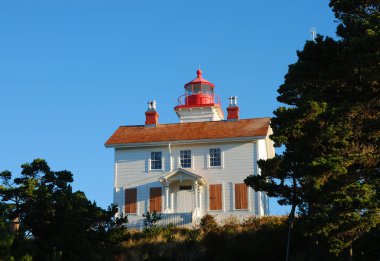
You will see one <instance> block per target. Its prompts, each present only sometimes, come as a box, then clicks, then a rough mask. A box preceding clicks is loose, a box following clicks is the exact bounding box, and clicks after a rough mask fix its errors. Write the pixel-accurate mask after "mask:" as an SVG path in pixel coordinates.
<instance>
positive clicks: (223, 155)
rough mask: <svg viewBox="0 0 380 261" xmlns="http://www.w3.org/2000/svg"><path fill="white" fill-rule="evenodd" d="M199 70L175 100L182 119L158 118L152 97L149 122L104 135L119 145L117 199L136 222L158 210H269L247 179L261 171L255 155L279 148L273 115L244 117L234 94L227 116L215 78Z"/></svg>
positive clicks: (219, 213)
mask: <svg viewBox="0 0 380 261" xmlns="http://www.w3.org/2000/svg"><path fill="white" fill-rule="evenodd" d="M197 74H198V76H197V78H196V79H194V80H193V81H191V82H189V83H187V84H185V95H183V96H181V97H180V98H179V103H178V105H177V106H176V107H175V108H174V110H175V112H176V113H177V115H178V117H179V123H171V124H159V123H158V116H159V115H158V113H157V111H156V103H155V102H154V101H152V102H149V103H148V110H147V111H146V112H145V115H146V119H145V125H137V126H136V125H134V126H120V127H119V128H118V129H117V130H116V131H115V133H114V134H113V135H112V136H111V137H110V138H109V139H108V141H107V142H106V143H105V146H106V147H107V148H114V149H115V158H114V169H115V173H114V175H115V183H114V203H115V204H117V205H118V206H119V211H120V213H123V214H126V215H128V218H129V221H130V223H131V224H133V223H134V224H137V223H138V222H140V223H141V220H142V219H143V217H142V215H143V214H144V213H146V212H147V211H154V210H156V211H157V212H161V213H165V214H164V215H163V216H166V217H168V216H175V215H182V214H183V217H185V214H187V215H188V216H190V219H189V220H190V221H189V222H194V221H195V220H199V218H200V217H202V216H203V215H205V214H207V213H210V214H212V215H214V216H216V218H217V219H219V220H221V219H223V218H225V217H229V216H231V215H235V216H237V218H245V217H248V216H252V215H256V216H263V215H267V214H269V206H268V198H267V196H266V195H265V194H264V193H261V192H255V191H254V190H253V189H252V188H249V187H247V186H246V185H245V184H244V181H243V180H244V179H245V178H246V177H247V176H249V175H260V169H259V168H258V166H257V160H259V159H267V158H270V157H273V156H274V148H273V142H272V141H271V140H270V139H269V135H270V134H271V128H270V126H269V122H270V118H250V119H239V107H238V106H237V98H236V97H230V104H229V106H228V107H227V119H224V113H223V111H222V107H221V103H220V99H219V97H218V96H217V95H215V94H214V88H215V86H214V85H213V84H212V83H211V82H209V81H207V80H205V79H204V78H202V72H201V71H200V70H198V71H197Z"/></svg>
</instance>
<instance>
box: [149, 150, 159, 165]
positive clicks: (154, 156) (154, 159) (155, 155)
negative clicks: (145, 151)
mask: <svg viewBox="0 0 380 261" xmlns="http://www.w3.org/2000/svg"><path fill="white" fill-rule="evenodd" d="M150 169H162V152H161V151H152V152H151V153H150Z"/></svg>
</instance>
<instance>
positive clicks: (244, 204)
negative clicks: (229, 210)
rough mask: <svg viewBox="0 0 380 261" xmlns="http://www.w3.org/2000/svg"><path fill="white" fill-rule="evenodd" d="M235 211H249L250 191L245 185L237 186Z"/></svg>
mask: <svg viewBox="0 0 380 261" xmlns="http://www.w3.org/2000/svg"><path fill="white" fill-rule="evenodd" d="M235 209H248V191H247V186H246V185H245V184H244V183H240V184H235Z"/></svg>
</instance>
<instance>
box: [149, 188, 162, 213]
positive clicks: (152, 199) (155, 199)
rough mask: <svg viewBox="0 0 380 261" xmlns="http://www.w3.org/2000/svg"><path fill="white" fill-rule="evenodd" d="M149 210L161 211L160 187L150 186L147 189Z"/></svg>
mask: <svg viewBox="0 0 380 261" xmlns="http://www.w3.org/2000/svg"><path fill="white" fill-rule="evenodd" d="M149 192H150V193H149V211H150V212H153V211H156V212H161V211H162V207H161V206H162V188H150V191H149Z"/></svg>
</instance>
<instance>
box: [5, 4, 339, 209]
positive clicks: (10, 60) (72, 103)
mask: <svg viewBox="0 0 380 261" xmlns="http://www.w3.org/2000/svg"><path fill="white" fill-rule="evenodd" d="M312 26H314V27H316V29H317V32H318V33H319V34H322V35H329V36H335V28H336V24H335V23H334V17H333V13H332V12H331V10H330V9H329V7H328V1H324V0H321V1H312V0H291V1H284V0H273V1H252V0H247V1H220V0H218V1H216V0H215V1H211V0H209V1H206V0H203V1H200V0H193V1H174V0H172V1H166V0H162V1H153V0H151V1H125V0H124V1H121V0H114V1H100V0H91V1H86V0H81V1H77V0H75V1H72V0H66V1H39V0H36V1H1V2H0V98H1V102H0V124H1V125H0V170H5V169H8V170H11V171H13V172H14V173H19V172H20V165H21V164H22V163H24V162H31V161H32V160H33V159H35V158H44V159H46V160H47V162H48V163H49V165H50V166H51V168H52V169H54V170H62V169H67V170H70V171H72V172H73V173H74V179H75V181H74V185H73V186H74V189H76V190H82V191H84V192H85V193H86V195H87V197H88V198H89V199H91V200H95V201H96V202H97V203H98V204H99V205H100V206H102V207H106V206H108V205H109V204H110V203H111V202H112V188H113V151H112V150H111V149H105V148H104V142H105V141H106V140H107V139H108V137H109V136H110V135H111V134H112V133H113V132H114V131H115V130H116V128H117V127H118V126H119V125H133V124H143V123H144V120H145V115H144V112H145V110H146V102H147V101H148V100H156V101H157V109H158V111H159V114H160V119H159V121H160V122H161V123H172V122H178V119H177V116H176V115H175V113H174V111H173V107H174V106H175V105H176V104H177V98H178V97H179V96H180V95H182V94H183V85H184V84H185V83H186V82H188V81H190V80H192V79H193V78H195V76H196V74H195V72H196V70H197V69H198V66H200V67H201V69H202V71H203V76H204V78H206V79H208V80H209V81H211V82H213V83H214V84H215V85H216V89H215V91H216V93H218V94H219V95H220V97H221V99H222V102H223V104H224V108H225V106H226V105H227V102H228V97H229V96H231V95H236V96H238V99H239V100H238V103H239V106H240V116H241V118H253V117H263V116H272V112H273V111H274V110H275V109H276V108H277V107H278V106H279V105H280V104H279V103H277V101H276V96H277V92H276V91H277V88H278V86H279V85H280V84H281V83H282V82H283V80H284V75H285V74H286V72H287V69H288V65H289V64H291V63H294V62H295V61H296V50H300V49H302V47H303V45H304V43H305V41H306V40H309V39H310V32H309V30H310V27H312ZM287 210H288V208H283V207H279V206H277V204H276V203H275V201H274V200H272V201H271V212H272V214H284V213H286V212H287Z"/></svg>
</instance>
